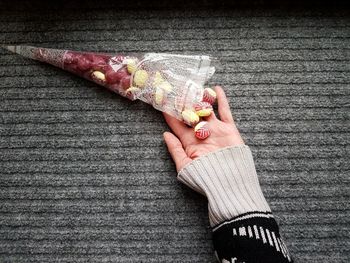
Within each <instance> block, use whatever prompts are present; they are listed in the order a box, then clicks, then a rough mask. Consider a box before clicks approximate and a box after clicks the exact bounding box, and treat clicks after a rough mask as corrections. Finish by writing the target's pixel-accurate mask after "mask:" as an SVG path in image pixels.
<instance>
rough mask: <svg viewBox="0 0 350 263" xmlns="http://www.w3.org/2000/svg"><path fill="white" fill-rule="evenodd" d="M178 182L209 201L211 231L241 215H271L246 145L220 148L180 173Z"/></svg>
mask: <svg viewBox="0 0 350 263" xmlns="http://www.w3.org/2000/svg"><path fill="white" fill-rule="evenodd" d="M178 180H179V181H181V182H182V183H184V184H186V185H187V186H189V187H191V188H192V189H194V190H196V191H197V192H199V193H201V194H203V195H205V196H206V197H207V198H208V203H209V204H208V209H209V220H210V224H211V226H213V227H214V226H216V225H218V224H220V223H222V222H224V221H227V220H230V219H232V218H234V217H237V216H239V215H242V214H246V213H251V212H260V213H262V214H263V213H267V212H271V210H270V207H269V205H268V204H267V202H266V200H265V198H264V196H263V193H262V191H261V188H260V184H259V181H258V176H257V174H256V170H255V165H254V161H253V156H252V153H251V151H250V149H249V147H248V146H246V145H239V146H232V147H227V148H222V149H220V150H218V151H215V152H212V153H209V154H207V155H205V156H202V157H200V158H198V159H195V160H194V161H192V162H191V163H190V164H188V165H187V166H185V167H184V168H183V169H182V170H181V171H180V172H179V174H178Z"/></svg>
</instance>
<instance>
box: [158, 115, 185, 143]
mask: <svg viewBox="0 0 350 263" xmlns="http://www.w3.org/2000/svg"><path fill="white" fill-rule="evenodd" d="M163 115H164V119H165V121H166V123H167V124H168V125H169V127H170V128H171V130H172V131H173V132H174V133H175V135H176V136H177V137H179V138H181V135H183V134H184V133H186V132H188V130H189V128H188V127H187V126H186V124H184V123H183V122H181V121H179V120H178V119H176V118H174V117H172V116H170V115H169V114H166V113H164V112H163Z"/></svg>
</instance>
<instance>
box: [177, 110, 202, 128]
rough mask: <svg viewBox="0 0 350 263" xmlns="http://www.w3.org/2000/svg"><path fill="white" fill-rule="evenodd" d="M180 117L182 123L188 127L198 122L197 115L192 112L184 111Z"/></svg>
mask: <svg viewBox="0 0 350 263" xmlns="http://www.w3.org/2000/svg"><path fill="white" fill-rule="evenodd" d="M181 115H182V118H183V120H184V122H185V123H186V124H188V125H190V126H194V125H196V124H197V123H198V122H199V117H198V115H197V114H196V113H195V112H194V111H192V110H184V111H183V112H182V113H181Z"/></svg>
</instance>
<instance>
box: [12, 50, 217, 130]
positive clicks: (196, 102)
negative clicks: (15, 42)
mask: <svg viewBox="0 0 350 263" xmlns="http://www.w3.org/2000/svg"><path fill="white" fill-rule="evenodd" d="M6 48H7V49H8V50H10V51H12V52H15V53H17V54H20V55H22V56H25V57H28V58H31V59H35V60H39V61H42V62H46V63H49V64H51V65H54V66H56V67H60V68H62V69H64V70H67V71H70V72H72V73H74V74H77V75H79V76H81V77H84V78H86V79H88V80H91V81H94V82H96V83H97V84H99V85H102V86H104V87H106V88H108V89H110V90H111V91H113V92H116V93H118V94H120V95H122V96H124V97H126V98H128V99H130V100H136V99H139V100H142V101H144V102H146V103H148V104H151V105H152V106H153V107H154V108H155V109H157V110H160V111H163V112H166V113H168V114H169V115H171V116H174V117H176V118H177V119H179V120H181V121H183V122H185V123H186V124H187V125H190V126H192V127H194V126H195V125H196V124H197V123H198V122H199V121H200V119H201V117H206V116H209V115H210V114H211V112H212V107H211V104H213V103H214V102H215V99H216V94H215V91H213V90H212V89H210V88H204V84H205V83H206V82H207V81H208V80H209V79H210V77H211V76H212V75H213V74H214V71H215V68H214V67H213V66H212V65H211V62H212V59H211V57H209V56H203V55H201V56H190V55H175V54H165V53H145V54H141V55H125V54H105V53H93V52H78V51H70V50H61V49H49V48H42V47H32V46H7V47H6Z"/></svg>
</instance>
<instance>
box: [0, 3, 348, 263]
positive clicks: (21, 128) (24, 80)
mask: <svg viewBox="0 0 350 263" xmlns="http://www.w3.org/2000/svg"><path fill="white" fill-rule="evenodd" d="M48 2H49V1H48ZM9 3H10V2H8V3H7V4H1V5H0V21H1V22H0V32H1V34H0V43H8V44H15V43H17V44H33V45H39V46H45V47H56V48H70V49H76V50H93V51H111V52H112V51H131V52H146V51H159V52H162V51H164V52H190V53H191V52H192V53H193V52H194V53H205V54H212V55H214V56H217V57H218V58H219V59H220V62H221V63H220V65H219V66H218V71H217V73H216V74H215V76H214V78H213V83H221V84H223V85H224V87H225V89H226V91H227V93H228V96H229V98H230V103H231V106H232V108H233V110H234V113H235V118H236V120H237V124H238V126H239V128H240V130H241V132H242V134H243V136H244V138H245V140H246V142H247V143H248V144H249V145H250V146H251V148H252V151H253V153H254V157H255V160H256V165H257V170H258V174H259V176H260V181H261V184H262V187H263V191H264V193H265V195H266V198H267V199H268V201H269V203H270V204H271V207H272V209H273V211H274V212H275V215H276V217H277V220H278V221H279V223H280V226H281V229H282V233H283V235H284V237H285V239H286V242H287V244H288V247H289V249H290V251H291V253H292V254H293V255H294V257H295V258H296V259H297V261H298V262H349V258H350V227H349V225H350V216H349V215H350V213H349V209H350V203H349V192H350V180H349V169H350V166H349V149H350V147H349V139H350V131H349V128H350V123H349V107H350V100H349V98H350V74H349V73H350V12H349V11H346V10H345V9H339V10H336V9H332V10H324V11H322V10H320V11H307V10H302V9H298V10H294V11H293V10H289V11H285V10H269V9H265V10H253V9H245V10H241V9H232V10H229V9H222V10H221V11H220V10H216V11H214V10H198V11H196V10H195V9H187V10H186V11H180V10H178V11H176V10H158V11H157V10H148V11H145V10H143V11H141V10H129V11H123V10H121V9H120V8H118V3H117V2H108V4H104V3H103V1H100V3H98V2H97V1H96V2H93V3H92V4H89V5H88V7H89V8H87V9H84V10H80V11H79V10H77V9H75V7H76V6H74V5H73V4H72V5H69V4H67V5H66V6H65V7H63V6H60V5H58V6H57V5H56V6H55V5H53V6H51V7H49V8H48V9H47V10H43V9H42V6H38V5H33V6H32V5H30V4H27V5H26V6H18V8H19V9H17V10H15V9H13V8H11V7H10V4H9ZM67 3H69V2H67ZM113 3H114V4H113ZM37 8H38V9H37ZM40 8H41V10H39V9H40ZM57 8H61V9H57ZM26 9H27V10H26ZM0 79H1V81H0V157H1V159H0V262H168V261H169V262H210V263H211V262H214V257H213V255H212V254H213V249H212V244H211V234H210V230H209V228H208V220H207V209H206V201H205V199H204V198H202V197H201V196H199V195H197V194H195V193H193V192H192V191H191V190H188V189H186V188H185V187H183V186H181V185H180V184H179V183H178V182H177V181H176V178H175V168H174V166H173V164H172V161H171V159H170V158H169V155H168V153H167V151H166V148H165V146H164V143H163V141H162V132H163V131H165V130H166V129H167V127H166V125H165V124H164V122H163V120H162V118H161V115H160V114H159V113H158V112H156V111H154V110H152V109H151V108H150V107H149V106H147V105H145V104H143V103H138V102H136V103H130V102H129V101H127V100H125V99H123V98H120V97H118V96H117V95H114V94H112V93H110V92H108V91H106V90H104V89H102V88H100V87H98V86H96V85H94V84H92V83H89V82H87V81H85V80H81V79H79V78H78V77H75V76H71V75H69V74H68V73H65V72H62V71H60V70H58V69H55V68H53V67H50V66H46V65H42V64H39V63H37V62H33V61H29V60H26V59H23V58H21V57H18V56H16V55H13V54H10V53H8V52H6V51H3V50H2V51H0Z"/></svg>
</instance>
